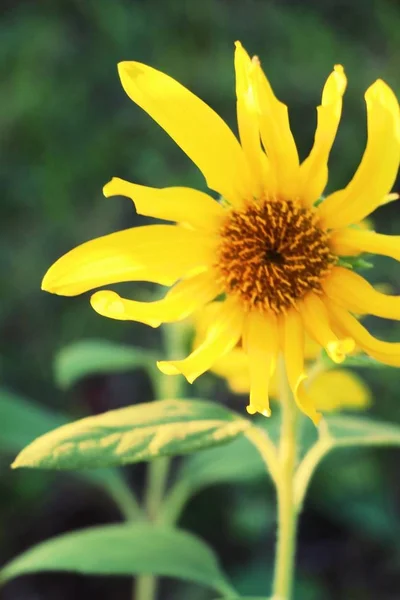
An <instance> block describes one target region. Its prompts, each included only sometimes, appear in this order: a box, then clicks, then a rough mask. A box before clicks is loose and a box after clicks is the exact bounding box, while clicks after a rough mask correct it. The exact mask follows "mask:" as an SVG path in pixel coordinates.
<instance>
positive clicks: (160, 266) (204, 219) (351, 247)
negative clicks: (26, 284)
mask: <svg viewBox="0 0 400 600" xmlns="http://www.w3.org/2000/svg"><path fill="white" fill-rule="evenodd" d="M235 71H236V96H237V120H238V129H239V136H240V143H239V142H238V140H237V139H236V137H235V136H234V134H233V133H232V132H231V130H230V129H229V128H228V126H227V125H226V124H225V123H224V121H222V120H221V118H220V117H219V116H218V115H217V114H216V113H215V112H214V111H213V110H212V109H211V108H210V107H209V106H207V105H206V104H205V103H204V102H203V101H202V100H200V99H199V98H198V97H196V96H195V95H193V94H192V93H191V92H190V91H188V90H187V89H186V88H185V87H183V86H182V85H180V84H179V83H178V82H177V81H175V80H174V79H172V78H171V77H169V76H167V75H165V74H163V73H161V72H159V71H157V70H155V69H153V68H151V67H149V66H146V65H143V64H140V63H136V62H122V63H120V64H119V74H120V78H121V82H122V86H123V88H124V90H125V91H126V93H127V94H128V96H129V97H130V98H131V99H132V100H133V101H134V102H136V104H138V105H139V106H140V107H141V108H142V109H144V110H145V111H146V112H147V113H148V114H149V115H150V116H151V117H152V118H153V119H154V120H155V121H157V122H158V123H159V125H160V126H161V127H162V128H163V129H165V131H166V132H167V133H169V134H170V135H171V137H172V138H173V139H174V140H175V142H176V143H177V144H178V145H179V146H180V147H181V148H182V150H183V151H184V152H185V153H186V154H187V155H188V156H189V157H190V158H191V159H192V161H193V162H194V163H195V164H196V165H197V167H198V168H199V169H200V171H201V172H202V173H203V175H204V177H205V179H206V183H207V185H208V187H209V188H210V189H211V190H214V191H215V192H217V193H218V194H219V195H220V200H219V201H217V200H215V199H214V198H213V197H212V196H210V195H208V194H206V193H203V192H200V191H196V190H194V189H189V188H182V187H173V188H163V189H156V188H151V187H146V186H142V185H136V184H133V183H129V182H127V181H123V180H122V179H119V178H114V179H112V180H111V181H110V182H109V183H108V184H107V185H106V186H105V188H104V194H105V196H107V197H108V196H115V195H122V196H126V197H128V198H130V199H131V200H132V201H133V202H134V204H135V207H136V210H137V212H138V213H139V214H142V215H146V216H149V217H154V218H157V219H163V220H165V221H169V222H170V223H169V224H154V225H146V226H143V227H135V228H131V229H126V230H124V231H120V232H117V233H112V234H110V235H106V236H104V237H101V238H97V239H95V240H92V241H89V242H86V243H84V244H82V245H81V246H78V247H77V248H75V249H73V250H72V251H70V252H69V253H67V254H66V255H64V256H63V257H61V258H60V259H59V260H58V261H57V262H56V263H54V264H53V266H52V267H51V268H50V269H49V271H48V272H47V273H46V275H45V277H44V280H43V285H42V287H43V289H45V290H47V291H49V292H52V293H56V294H62V295H67V296H74V295H77V294H81V293H83V292H86V291H87V290H91V289H93V288H96V287H99V286H104V285H108V284H113V283H117V282H123V281H138V280H142V281H143V280H145V281H149V282H154V283H157V284H161V285H166V286H172V285H173V287H172V289H171V290H170V291H169V292H168V293H167V294H166V296H165V297H164V298H163V299H162V300H159V301H155V302H150V303H143V302H137V301H133V300H127V299H125V298H122V297H120V296H119V295H118V294H116V293H115V292H113V291H108V290H102V291H98V292H96V293H95V294H94V295H93V296H92V297H91V304H92V307H93V308H94V310H96V311H97V312H98V313H100V314H101V315H104V316H107V317H110V318H113V319H120V320H133V321H139V322H142V323H146V324H148V325H150V326H152V327H157V326H159V325H160V324H161V323H168V322H173V321H178V320H181V319H184V318H186V317H188V316H189V315H190V314H191V313H193V312H194V311H197V310H199V309H200V308H201V307H204V306H205V305H206V304H208V303H210V302H211V301H213V300H214V299H215V298H216V297H222V298H223V301H221V302H219V304H218V310H216V311H215V313H214V320H213V322H212V323H210V326H209V328H208V331H207V334H206V336H205V338H204V340H203V342H202V344H201V345H200V346H198V347H197V348H196V349H195V350H194V351H193V352H192V353H191V354H190V355H189V356H188V357H187V358H185V359H183V360H172V361H161V362H159V363H158V366H159V368H160V370H161V371H162V372H163V373H166V374H168V375H176V374H183V375H184V376H185V377H186V378H187V380H188V381H189V382H193V381H194V380H195V379H196V378H197V377H198V376H199V375H201V374H202V373H204V372H205V371H206V370H208V369H210V368H211V367H212V365H213V364H214V363H215V362H216V361H217V360H219V359H220V358H221V357H222V356H224V355H225V354H227V353H228V352H230V351H231V350H232V349H233V348H235V347H236V346H237V344H238V343H239V342H240V340H241V343H242V345H243V349H244V351H245V352H246V354H247V356H248V361H249V373H250V401H249V406H248V412H249V413H251V414H254V413H256V412H259V413H262V414H264V415H269V414H270V407H269V399H268V398H269V385H270V379H271V376H272V374H273V373H274V371H275V368H276V364H277V358H278V356H279V355H282V356H283V360H284V362H285V365H286V373H287V377H288V381H289V384H290V387H291V389H292V391H293V395H294V398H295V400H296V402H297V403H298V406H299V407H300V409H301V410H303V411H304V412H305V413H306V414H307V415H309V416H310V417H311V418H312V419H313V421H314V422H318V419H319V413H318V411H317V410H316V407H315V405H314V403H313V401H312V398H311V397H310V396H309V395H308V393H307V386H306V385H305V381H306V379H307V375H306V372H305V361H304V339H305V334H307V335H308V336H310V337H311V338H312V339H314V340H315V341H316V342H317V343H318V344H319V345H320V346H322V347H323V348H325V349H326V351H327V353H328V354H329V356H330V357H331V358H332V360H334V361H335V362H338V363H340V362H342V361H343V360H344V359H345V357H346V354H348V353H349V352H352V351H353V349H354V347H355V345H357V347H359V348H361V349H362V350H364V351H365V352H366V353H367V354H369V355H370V356H372V357H374V358H375V359H377V360H379V361H382V362H383V363H386V364H390V365H396V366H400V343H389V342H385V341H381V340H378V339H376V338H375V337H373V336H372V335H371V334H370V333H369V332H368V331H367V330H366V329H365V327H364V326H363V325H362V324H361V323H360V322H359V321H358V319H357V317H356V316H355V315H363V314H372V315H377V316H380V317H384V318H389V319H399V318H400V298H398V297H394V296H386V295H384V294H381V293H380V292H378V291H377V290H375V289H374V288H373V287H372V286H371V285H370V284H369V283H368V282H367V281H366V280H365V279H363V278H362V277H361V276H360V275H358V274H356V273H355V272H354V270H352V269H351V268H348V265H349V262H348V261H343V260H342V259H341V257H343V256H344V257H349V256H357V255H359V254H361V253H363V252H369V253H376V254H381V255H385V256H390V257H392V258H395V259H397V260H399V259H400V239H399V237H390V236H386V235H382V234H378V233H375V232H371V231H365V230H362V229H360V228H357V224H358V223H359V222H360V221H362V220H363V219H364V218H365V217H366V216H367V215H368V214H370V213H371V212H372V211H373V210H374V209H376V208H377V207H378V206H379V205H380V204H382V203H383V202H385V201H386V200H387V195H388V194H389V192H390V190H391V188H392V186H393V184H394V181H395V178H396V174H397V170H398V165H399V159H400V111H399V105H398V102H397V100H396V97H395V95H394V94H393V92H392V91H391V89H390V88H389V87H388V86H387V85H386V84H385V83H384V82H383V81H382V80H377V81H376V82H375V83H373V84H372V85H371V86H370V87H369V88H368V90H367V92H366V94H365V99H366V105H367V128H368V140H367V145H366V148H365V152H364V155H363V157H362V160H361V163H360V165H359V167H358V169H357V170H356V173H355V174H354V176H353V178H352V180H351V181H350V183H349V184H348V185H347V186H346V187H345V188H343V189H340V190H339V191H336V192H334V193H332V194H330V195H328V196H327V197H326V198H325V199H324V200H323V201H322V200H321V196H322V193H323V191H324V188H325V186H326V183H327V179H328V168H327V161H328V157H329V153H330V150H331V146H332V144H333V141H334V138H335V135H336V131H337V128H338V124H339V120H340V116H341V109H342V97H343V94H344V91H345V88H346V77H345V74H344V71H343V68H342V67H341V66H339V65H337V66H335V67H334V70H333V72H332V73H331V74H330V75H329V77H328V79H327V81H326V83H325V86H324V88H323V92H322V101H321V105H320V106H319V107H318V108H317V112H318V114H317V129H316V133H315V138H314V144H313V147H312V149H311V151H310V154H309V156H308V157H307V158H306V159H305V160H304V161H303V162H301V163H300V161H299V157H298V152H297V148H296V144H295V141H294V138H293V135H292V132H291V129H290V125H289V118H288V111H287V107H286V106H285V105H284V104H282V103H281V102H280V101H279V100H278V99H277V98H276V96H275V95H274V93H273V91H272V88H271V86H270V83H269V82H268V80H267V78H266V76H265V75H264V73H263V71H262V68H261V65H260V62H259V60H258V59H257V58H256V57H255V58H253V59H250V57H249V56H248V54H247V53H246V51H245V50H244V49H243V47H242V46H241V44H240V43H237V44H236V51H235ZM171 222H172V223H171ZM346 265H347V266H346Z"/></svg>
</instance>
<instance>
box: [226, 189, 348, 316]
mask: <svg viewBox="0 0 400 600" xmlns="http://www.w3.org/2000/svg"><path fill="white" fill-rule="evenodd" d="M220 236H221V243H220V246H219V252H218V263H217V265H216V269H217V272H218V274H219V277H220V280H221V282H222V284H223V286H224V289H225V292H226V293H227V294H230V295H231V294H234V295H236V296H237V297H238V298H239V299H240V301H241V302H242V303H243V305H244V308H245V310H250V309H252V308H257V309H259V310H263V311H273V312H275V313H279V312H284V311H285V310H286V309H287V308H289V307H290V306H291V305H295V304H296V301H297V300H300V299H301V298H303V297H304V295H305V294H307V293H308V292H310V291H315V292H319V291H320V290H321V281H322V279H323V278H324V276H325V275H326V274H327V273H328V272H329V270H330V269H331V268H332V266H333V265H334V263H335V262H336V257H335V256H334V255H333V254H332V253H331V251H330V248H329V245H328V235H327V233H325V232H324V231H323V230H322V229H320V228H319V227H318V225H317V219H316V216H315V213H314V212H313V211H311V210H308V209H306V208H303V207H301V206H299V205H297V204H296V203H295V202H292V201H291V200H274V201H270V200H262V201H259V202H257V203H256V202H252V203H248V204H247V205H246V206H245V208H243V209H242V210H231V211H230V212H229V214H228V217H227V219H226V220H225V222H224V224H223V225H222V228H221V231H220Z"/></svg>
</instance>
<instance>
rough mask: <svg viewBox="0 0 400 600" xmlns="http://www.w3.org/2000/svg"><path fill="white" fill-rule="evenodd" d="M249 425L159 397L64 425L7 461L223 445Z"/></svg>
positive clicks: (54, 461)
mask: <svg viewBox="0 0 400 600" xmlns="http://www.w3.org/2000/svg"><path fill="white" fill-rule="evenodd" d="M249 427H251V422H250V421H248V420H247V419H244V418H242V417H241V416H239V415H236V414H235V413H233V412H231V411H229V410H227V409H226V408H224V407H223V406H220V405H219V404H216V403H214V402H207V401H204V400H159V401H158V402H148V403H146V404H139V405H136V406H130V407H128V408H120V409H118V410H113V411H110V412H106V413H104V414H102V415H98V416H95V417H88V418H86V419H82V420H80V421H75V422H74V423H70V424H68V425H64V426H63V427H60V428H59V429H56V430H54V431H51V432H50V433H47V434H45V435H43V436H42V437H40V438H38V439H36V440H35V441H34V442H32V444H30V445H29V446H28V447H27V448H25V449H24V450H22V452H21V453H20V454H19V455H18V456H17V458H16V460H15V462H14V464H13V465H12V466H13V467H14V468H18V467H31V468H32V467H33V468H45V469H86V468H98V467H108V466H112V465H124V464H128V463H135V462H139V461H145V460H151V459H154V458H157V457H158V456H173V455H175V454H184V453H186V452H192V451H193V450H198V449H200V448H207V447H212V446H216V445H219V444H223V443H226V442H228V441H230V440H232V439H234V438H235V437H237V436H238V435H240V434H242V433H243V432H244V431H246V430H247V429H248V428H249Z"/></svg>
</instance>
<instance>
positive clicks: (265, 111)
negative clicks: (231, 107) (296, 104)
mask: <svg viewBox="0 0 400 600" xmlns="http://www.w3.org/2000/svg"><path fill="white" fill-rule="evenodd" d="M253 61H254V69H253V70H252V72H251V80H252V87H253V90H254V93H255V101H256V104H257V111H258V116H259V122H260V131H261V139H262V142H263V145H264V148H265V150H266V153H267V156H268V160H269V163H270V164H271V168H272V171H273V172H274V173H275V174H276V179H277V193H278V194H280V195H282V196H283V197H285V198H290V199H293V198H294V197H296V195H297V193H298V175H299V156H298V153H297V148H296V143H295V141H294V138H293V134H292V132H291V129H290V124H289V116H288V109H287V106H286V105H285V104H282V102H280V101H279V100H278V99H277V97H276V96H275V94H274V92H273V91H272V88H271V85H270V83H269V81H268V79H267V78H266V76H265V75H264V73H263V71H262V69H261V65H260V62H259V61H258V60H255V59H253Z"/></svg>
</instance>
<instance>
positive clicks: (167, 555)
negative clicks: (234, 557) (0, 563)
mask: <svg viewBox="0 0 400 600" xmlns="http://www.w3.org/2000/svg"><path fill="white" fill-rule="evenodd" d="M40 571H68V572H75V573H82V574H85V575H95V574H96V575H139V574H142V573H145V574H154V575H159V576H164V577H174V578H178V579H184V580H187V581H192V582H195V583H198V584H201V585H204V586H207V587H210V588H213V589H214V590H216V591H218V592H219V593H220V594H222V595H223V596H226V595H229V596H234V594H235V592H234V590H233V588H232V586H231V585H230V583H229V582H228V581H227V579H226V576H225V575H224V574H223V572H222V571H221V569H220V567H219V564H218V560H217V558H216V556H215V554H214V552H213V551H212V550H211V548H209V547H208V546H207V545H206V544H205V543H204V542H202V541H201V540H200V539H198V538H197V537H195V536H194V535H192V534H190V533H187V532H185V531H180V530H177V529H170V528H162V527H158V526H155V525H150V524H146V523H137V524H130V523H129V524H128V523H126V524H122V525H106V526H101V527H93V528H90V529H85V530H81V531H76V532H73V533H67V534H65V535H62V536H59V537H56V538H53V539H50V540H47V541H46V542H43V543H41V544H39V545H37V546H35V547H34V548H31V549H29V550H27V551H26V552H24V553H23V554H21V555H20V556H18V557H17V558H15V559H14V560H12V561H11V562H9V563H8V564H7V565H5V567H3V569H2V570H1V571H0V582H1V583H3V584H4V583H5V582H6V581H9V580H10V579H13V578H14V577H17V576H18V575H25V574H26V573H36V572H40Z"/></svg>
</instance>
